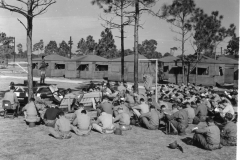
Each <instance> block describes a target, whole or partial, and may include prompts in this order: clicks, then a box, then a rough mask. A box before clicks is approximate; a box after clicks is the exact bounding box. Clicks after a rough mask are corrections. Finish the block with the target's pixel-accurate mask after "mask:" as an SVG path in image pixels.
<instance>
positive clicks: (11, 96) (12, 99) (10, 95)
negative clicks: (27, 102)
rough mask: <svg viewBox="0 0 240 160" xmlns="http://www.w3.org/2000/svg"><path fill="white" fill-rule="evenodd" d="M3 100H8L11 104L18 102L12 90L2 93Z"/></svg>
mask: <svg viewBox="0 0 240 160" xmlns="http://www.w3.org/2000/svg"><path fill="white" fill-rule="evenodd" d="M4 100H8V101H10V102H11V104H14V103H15V102H18V99H17V96H16V94H15V93H14V92H11V91H9V92H6V93H5V95H4Z"/></svg>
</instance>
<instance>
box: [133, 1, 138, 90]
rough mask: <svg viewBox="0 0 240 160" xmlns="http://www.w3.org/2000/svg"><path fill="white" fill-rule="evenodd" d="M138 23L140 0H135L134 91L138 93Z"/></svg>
mask: <svg viewBox="0 0 240 160" xmlns="http://www.w3.org/2000/svg"><path fill="white" fill-rule="evenodd" d="M138 23H139V0H136V1H135V25H134V92H137V93H138Z"/></svg>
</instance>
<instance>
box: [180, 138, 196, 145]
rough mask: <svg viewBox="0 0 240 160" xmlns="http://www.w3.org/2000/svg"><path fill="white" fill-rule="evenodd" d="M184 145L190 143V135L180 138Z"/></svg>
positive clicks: (191, 140)
mask: <svg viewBox="0 0 240 160" xmlns="http://www.w3.org/2000/svg"><path fill="white" fill-rule="evenodd" d="M181 140H182V141H183V143H185V144H186V145H192V142H193V139H192V138H191V137H185V138H183V139H181Z"/></svg>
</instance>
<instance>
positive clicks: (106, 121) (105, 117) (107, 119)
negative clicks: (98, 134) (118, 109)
mask: <svg viewBox="0 0 240 160" xmlns="http://www.w3.org/2000/svg"><path fill="white" fill-rule="evenodd" d="M98 119H99V120H100V122H101V123H102V125H103V129H106V128H109V127H111V126H112V124H113V118H112V115H111V114H107V113H102V115H101V116H100V117H98Z"/></svg>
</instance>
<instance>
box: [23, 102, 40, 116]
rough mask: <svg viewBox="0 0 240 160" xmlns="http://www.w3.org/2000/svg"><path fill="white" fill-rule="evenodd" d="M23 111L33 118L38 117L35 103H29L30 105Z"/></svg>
mask: <svg viewBox="0 0 240 160" xmlns="http://www.w3.org/2000/svg"><path fill="white" fill-rule="evenodd" d="M22 110H23V111H24V110H26V112H27V115H33V116H36V115H37V110H36V107H35V105H34V102H29V103H28V104H26V106H25V107H23V109H22Z"/></svg>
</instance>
